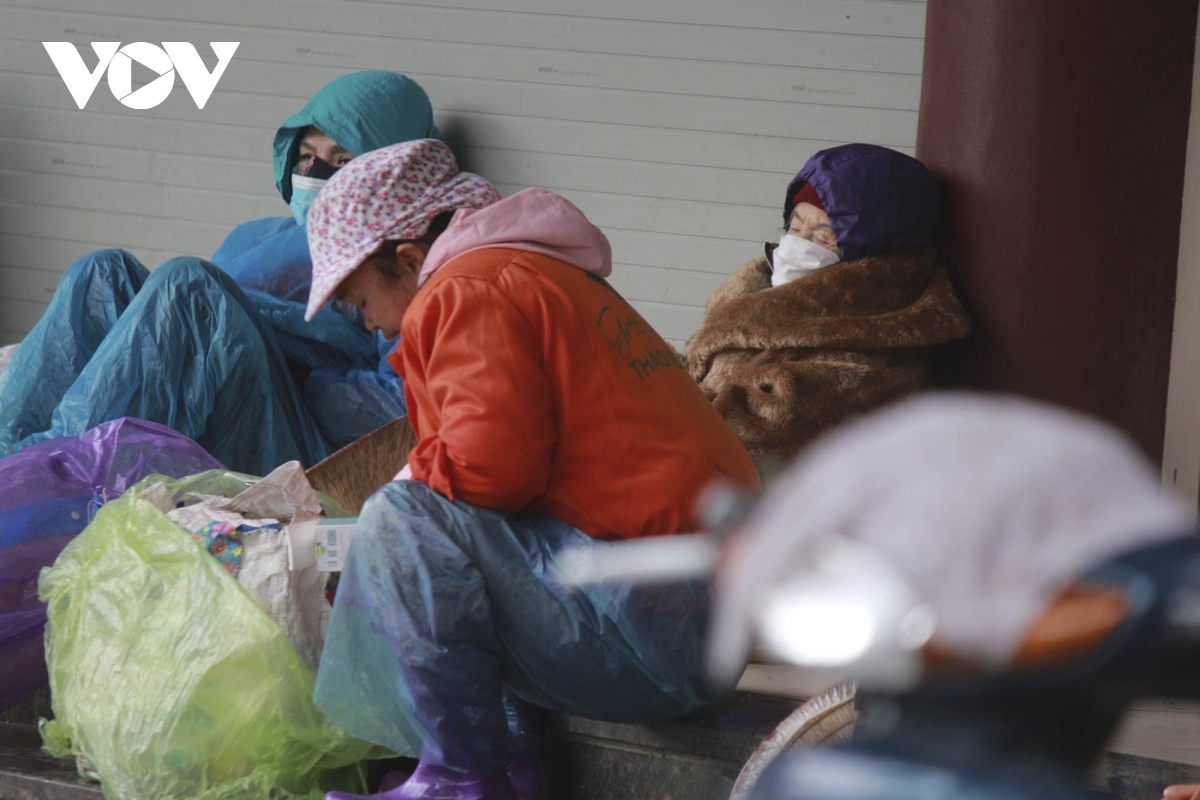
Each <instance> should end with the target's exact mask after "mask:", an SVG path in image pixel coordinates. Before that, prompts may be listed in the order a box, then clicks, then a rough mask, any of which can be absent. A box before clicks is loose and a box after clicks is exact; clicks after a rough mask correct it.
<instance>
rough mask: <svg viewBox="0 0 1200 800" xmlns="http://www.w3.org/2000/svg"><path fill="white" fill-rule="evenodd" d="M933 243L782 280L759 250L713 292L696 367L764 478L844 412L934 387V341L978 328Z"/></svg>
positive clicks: (690, 356) (692, 360) (690, 346)
mask: <svg viewBox="0 0 1200 800" xmlns="http://www.w3.org/2000/svg"><path fill="white" fill-rule="evenodd" d="M935 256H936V253H935V251H933V250H914V251H909V252H902V253H891V254H888V255H886V256H877V257H868V258H861V259H858V260H856V261H848V262H843V263H841V264H836V265H834V266H832V267H829V268H827V269H823V270H820V271H818V272H814V273H812V274H809V275H806V276H805V277H803V278H800V279H798V280H795V281H792V282H791V283H786V284H784V285H782V286H778V287H774V288H772V286H771V265H770V263H769V262H768V261H767V259H766V258H758V259H755V260H754V261H751V262H749V263H747V264H745V265H743V266H742V267H741V268H740V269H738V271H737V272H735V273H734V274H733V275H731V276H730V277H729V278H728V279H727V280H726V281H725V283H724V284H722V285H721V286H720V288H718V289H717V290H716V291H715V292H713V294H712V296H711V297H710V298H709V300H708V305H707V307H706V309H705V311H706V317H705V320H704V324H703V325H701V326H700V329H699V330H698V331H696V333H695V334H694V335H693V336H692V337H691V338H690V339H689V340H688V342H687V363H688V369H689V370H690V371H691V373H692V377H694V378H695V379H696V380H697V381H698V382H699V383H700V386H701V388H702V389H704V391H705V393H706V394H707V395H708V396H709V397H710V398H711V399H712V401H713V403H714V404H715V405H716V407H717V410H718V411H720V412H721V416H722V417H724V418H725V420H726V422H728V423H729V426H730V427H731V428H732V429H733V431H734V433H736V434H737V436H738V438H739V439H741V440H742V443H743V444H745V445H746V449H747V450H749V451H750V455H751V456H752V457H753V458H754V461H755V463H756V464H757V465H758V468H759V471H760V472H761V473H763V475H764V477H765V476H766V475H768V474H770V473H772V472H774V471H775V470H776V469H777V468H778V467H779V466H781V465H782V464H783V463H784V462H786V461H789V460H791V459H792V458H793V457H794V456H795V455H796V454H797V453H799V452H800V450H802V449H803V448H804V447H805V446H806V445H808V444H809V443H810V442H812V440H813V439H814V438H816V437H817V436H819V435H820V434H821V433H823V432H824V431H826V430H828V429H829V428H832V427H834V426H835V425H837V424H839V423H841V422H842V421H844V420H846V419H848V418H850V417H852V416H855V415H857V414H861V413H863V412H865V411H869V410H871V409H873V408H876V407H878V406H881V405H883V404H885V403H888V402H890V401H892V400H895V399H897V398H899V397H901V396H903V395H906V394H909V393H910V392H914V391H917V390H919V389H922V388H925V387H927V386H929V385H930V382H931V379H930V373H929V359H928V348H929V347H931V346H933V345H937V344H942V343H944V342H949V341H953V340H955V339H960V338H962V337H963V336H965V335H966V334H967V331H968V330H969V328H970V323H969V320H968V319H967V314H966V312H965V311H964V310H963V307H962V304H961V303H959V300H958V297H957V295H955V293H954V288H953V287H952V286H951V285H950V280H949V278H948V277H947V276H946V271H945V270H944V269H942V268H941V267H940V266H938V265H937V263H936V259H935Z"/></svg>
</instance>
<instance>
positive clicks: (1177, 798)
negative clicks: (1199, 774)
mask: <svg viewBox="0 0 1200 800" xmlns="http://www.w3.org/2000/svg"><path fill="white" fill-rule="evenodd" d="M1197 794H1200V783H1178V784H1176V785H1174V786H1168V787H1167V788H1165V789H1163V800H1192V798H1194V797H1196V795H1197Z"/></svg>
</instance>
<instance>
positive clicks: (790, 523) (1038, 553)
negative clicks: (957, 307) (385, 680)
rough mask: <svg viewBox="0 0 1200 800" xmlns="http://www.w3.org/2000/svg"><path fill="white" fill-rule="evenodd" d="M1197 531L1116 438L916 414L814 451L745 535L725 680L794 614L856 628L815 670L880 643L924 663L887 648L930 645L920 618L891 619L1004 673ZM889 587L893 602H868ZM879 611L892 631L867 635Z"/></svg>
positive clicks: (973, 414) (714, 665)
mask: <svg viewBox="0 0 1200 800" xmlns="http://www.w3.org/2000/svg"><path fill="white" fill-rule="evenodd" d="M1192 519H1193V517H1192V514H1191V513H1190V512H1189V510H1188V509H1187V508H1186V507H1185V506H1184V505H1183V503H1182V502H1180V501H1178V500H1176V499H1175V498H1173V497H1168V496H1166V495H1165V494H1164V493H1163V492H1162V491H1161V489H1160V485H1159V477H1158V475H1157V473H1156V471H1155V470H1154V469H1153V468H1152V466H1151V465H1150V464H1149V462H1148V461H1147V460H1146V458H1145V457H1144V456H1143V455H1142V454H1141V452H1140V451H1138V450H1137V448H1136V447H1135V446H1134V445H1133V444H1132V443H1131V442H1129V441H1128V440H1127V439H1126V438H1125V436H1124V435H1123V434H1121V433H1120V432H1118V431H1117V430H1115V429H1113V428H1112V427H1110V426H1108V425H1106V424H1104V423H1102V422H1099V421H1097V420H1094V419H1092V418H1089V417H1086V416H1083V415H1081V414H1077V413H1074V412H1071V411H1067V410H1064V409H1059V408H1056V407H1052V406H1049V405H1044V404H1040V403H1034V402H1031V401H1027V400H1020V399H1015V398H1001V397H989V396H984V395H970V394H938V395H932V394H930V395H924V396H921V397H919V398H916V399H912V400H907V401H905V402H903V403H900V404H897V405H894V406H891V407H889V408H887V409H885V410H883V411H879V412H876V413H874V414H873V415H871V416H869V417H865V418H863V419H862V420H860V421H859V422H857V423H854V424H851V425H849V426H847V427H846V428H843V429H841V430H840V431H838V432H835V433H834V434H833V435H831V436H829V437H828V438H826V439H825V440H823V441H821V442H819V443H818V444H816V445H814V446H813V447H812V449H810V450H809V451H808V452H807V453H806V454H805V455H804V456H803V457H801V459H800V460H799V461H797V462H796V463H795V464H794V465H793V466H792V467H791V468H790V470H789V471H788V472H786V473H785V474H784V475H783V476H781V477H780V479H779V480H778V481H777V482H776V484H775V485H774V486H773V488H772V489H771V491H770V492H769V493H768V495H767V496H766V498H765V499H764V501H763V502H762V503H761V504H760V506H759V507H758V509H757V510H756V511H755V512H754V514H753V515H752V516H751V518H750V519H748V520H747V522H746V523H745V524H744V525H743V526H742V528H741V529H740V531H739V533H738V534H736V535H735V538H734V541H733V542H732V546H731V547H730V548H729V551H728V557H727V559H726V561H725V563H724V564H723V565H722V567H721V569H720V571H719V573H718V580H717V605H716V609H715V613H714V619H713V625H712V629H711V635H710V658H709V664H710V672H711V673H713V675H714V677H717V678H719V679H728V677H729V675H730V674H731V673H734V674H736V673H737V672H738V671H740V669H741V667H742V665H743V663H744V658H745V655H746V653H747V652H748V651H749V648H750V646H751V643H752V640H753V638H754V636H755V632H756V630H758V629H761V628H762V627H763V625H764V620H766V621H767V623H768V624H770V622H771V621H770V619H769V618H770V617H771V616H772V615H774V616H775V624H778V619H779V614H780V613H784V612H786V611H787V610H786V609H784V612H780V611H779V606H780V597H781V596H782V597H783V598H784V600H786V601H788V602H792V604H793V606H794V605H795V604H796V598H797V597H798V598H800V600H801V601H808V600H811V601H813V602H815V603H818V604H819V603H824V604H825V606H826V607H834V608H840V609H841V610H842V611H846V612H847V613H846V614H844V615H843V616H845V618H846V619H847V620H849V622H848V623H847V626H848V627H843V628H842V629H840V630H838V631H837V632H836V635H835V636H834V639H836V641H832V640H831V642H828V643H824V644H823V645H822V646H821V647H818V648H817V649H816V651H814V652H806V654H805V655H803V657H804V658H810V660H811V659H817V660H819V659H820V658H823V657H828V656H832V657H834V660H836V657H837V656H839V654H840V656H842V657H844V658H846V659H853V658H855V657H859V656H862V655H864V654H868V651H869V650H871V647H872V645H871V642H870V641H869V640H870V638H871V637H872V636H874V637H876V638H877V639H880V641H883V642H884V643H885V644H888V645H889V646H895V645H897V644H898V643H899V644H901V645H902V644H903V643H904V641H905V637H906V636H907V637H908V642H909V645H908V646H909V647H910V648H911V649H913V650H916V649H917V648H919V647H920V645H921V642H922V641H923V639H922V638H921V637H917V638H916V639H915V640H914V639H913V635H912V634H913V633H914V632H913V631H911V630H910V631H908V632H905V631H890V632H889V631H880V630H879V627H880V624H882V625H884V626H887V625H892V626H898V625H908V626H910V627H912V625H913V621H914V620H913V615H912V614H907V616H906V615H904V614H900V613H892V612H889V611H887V609H888V608H889V607H890V606H889V605H888V604H889V603H890V604H891V606H895V605H896V604H897V603H899V604H900V605H905V604H907V605H908V607H909V608H910V609H912V610H914V611H920V614H918V615H917V620H916V621H917V623H918V624H917V625H916V627H917V628H918V629H921V630H918V631H916V632H917V633H923V637H924V639H927V638H929V636H930V635H932V636H933V637H934V638H935V639H936V642H937V644H938V645H939V647H940V648H942V649H946V650H948V651H949V652H951V653H953V654H955V655H957V656H959V657H962V658H965V659H968V660H971V661H973V662H975V663H978V664H979V665H981V666H982V667H984V668H987V669H1000V668H1003V667H1005V666H1006V665H1008V664H1010V663H1011V662H1012V659H1013V657H1014V655H1015V654H1016V652H1017V649H1018V647H1019V646H1020V644H1021V641H1022V639H1023V637H1024V635H1025V634H1026V632H1027V631H1028V629H1029V628H1030V626H1031V624H1032V623H1033V622H1034V621H1035V620H1036V619H1037V618H1038V616H1039V614H1040V613H1041V612H1042V611H1043V610H1044V609H1045V608H1046V607H1047V606H1049V605H1050V603H1051V602H1052V601H1053V600H1054V599H1055V598H1056V597H1057V596H1058V594H1059V593H1060V592H1061V591H1062V590H1063V589H1064V588H1066V586H1067V585H1068V584H1069V583H1071V582H1072V580H1073V579H1075V578H1077V577H1078V576H1079V575H1081V574H1082V573H1084V572H1086V571H1087V570H1088V569H1089V568H1091V567H1093V566H1096V565H1099V564H1100V563H1102V562H1104V561H1105V560H1107V559H1109V558H1112V557H1114V556H1116V555H1118V554H1120V553H1121V552H1124V551H1127V550H1131V549H1134V548H1138V547H1142V546H1146V545H1150V544H1153V543H1156V542H1160V541H1166V540H1169V539H1173V538H1178V537H1179V536H1180V535H1182V532H1183V531H1184V530H1185V529H1186V527H1187V526H1188V525H1190V524H1191V523H1192ZM856 550H861V551H862V553H861V554H856ZM876 575H880V576H882V583H883V584H886V585H885V586H884V587H883V588H882V589H879V590H877V591H876V590H872V591H866V590H864V589H863V585H864V583H866V584H873V585H874V584H879V583H880V580H877V579H876V578H875V577H874V576H876ZM789 586H790V587H791V591H790V594H789V593H788V592H784V593H783V594H782V595H781V587H789ZM789 597H790V598H791V599H790V600H788V598H789ZM848 599H849V600H853V601H854V603H856V604H857V610H856V609H855V608H850V606H849V605H847V603H846V601H847V600H848ZM831 604H832V605H831ZM839 604H840V605H839ZM810 606H811V607H815V606H813V604H812V603H810ZM772 607H774V608H775V610H774V611H772V610H771V609H772ZM863 608H867V609H875V610H876V612H878V613H877V614H876V616H877V618H876V619H874V620H869V619H866V618H865V617H864V618H863V619H859V617H861V616H863V613H861V610H862V609H863ZM879 609H883V610H882V611H879ZM810 610H811V608H810ZM851 611H853V612H855V613H853V614H851V613H849V612H851ZM889 614H890V619H886V618H885V617H888V616H889ZM808 616H809V617H810V618H812V617H813V616H814V615H813V614H811V613H810V614H809V615H808ZM905 616H906V618H904V619H902V617H905ZM850 623H854V624H850ZM859 623H861V624H859ZM810 627H811V626H810ZM855 637H857V639H856V638H855ZM859 640H861V641H859ZM777 649H778V648H777ZM878 649H879V648H876V650H878ZM893 649H894V647H893ZM808 651H812V648H808ZM814 653H815V654H814ZM868 655H870V654H868ZM872 657H875V658H876V660H877V661H879V663H884V662H887V663H890V664H897V663H903V660H902V659H901V660H896V659H894V658H892V660H891V661H888V659H889V658H891V656H888V654H886V653H883V654H881V653H880V652H875V653H874V654H873V656H872ZM914 657H915V656H914ZM880 659H882V660H880ZM817 666H820V664H817ZM845 674H846V675H847V676H848V677H856V675H855V670H854V669H848V670H846V671H845ZM909 677H912V676H909ZM868 683H869V682H868ZM881 688H882V687H881Z"/></svg>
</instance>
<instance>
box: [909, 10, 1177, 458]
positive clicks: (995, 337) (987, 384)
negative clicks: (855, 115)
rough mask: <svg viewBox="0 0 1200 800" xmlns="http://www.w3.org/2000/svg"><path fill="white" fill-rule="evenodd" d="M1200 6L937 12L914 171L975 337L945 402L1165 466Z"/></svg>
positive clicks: (950, 364) (958, 360)
mask: <svg viewBox="0 0 1200 800" xmlns="http://www.w3.org/2000/svg"><path fill="white" fill-rule="evenodd" d="M1196 6H1197V0H1153V2H1144V3H1142V2H1139V3H1134V2H1129V0H928V6H927V15H928V16H927V22H926V39H925V72H924V79H923V84H922V92H921V112H920V122H919V127H918V135H917V155H918V157H920V158H921V160H922V161H924V162H925V164H926V165H928V166H929V168H930V169H931V170H932V171H933V173H934V174H935V175H936V176H937V177H938V178H939V180H940V181H941V183H942V185H943V187H944V188H945V191H946V195H945V196H946V201H947V202H946V211H947V213H946V224H945V226H944V228H943V235H942V242H941V244H942V247H941V252H942V255H943V259H944V261H945V263H946V266H947V269H948V270H949V271H950V274H951V276H952V278H953V279H954V282H955V285H956V286H957V287H958V289H959V291H960V293H961V294H962V296H963V300H964V302H965V303H966V305H967V307H968V309H969V310H970V312H971V314H972V317H973V320H974V323H975V328H974V331H973V333H972V334H971V336H970V337H969V338H968V339H967V340H965V341H963V342H961V343H959V344H957V345H955V346H953V347H951V348H948V349H947V350H946V351H945V352H944V353H943V354H942V355H941V356H940V357H939V361H938V363H937V365H936V367H937V371H938V375H939V378H940V379H941V381H942V383H943V384H945V385H950V386H960V387H970V388H979V389H986V390H993V391H1007V392H1016V393H1020V394H1025V395H1030V396H1033V397H1037V398H1041V399H1045V400H1049V401H1052V402H1056V403H1060V404H1063V405H1066V406H1070V407H1073V408H1077V409H1080V410H1083V411H1087V412H1090V413H1092V414H1096V415H1098V416H1100V417H1103V418H1105V419H1107V420H1109V421H1111V422H1113V423H1115V424H1117V425H1118V426H1119V427H1121V428H1123V429H1125V430H1126V431H1127V432H1128V433H1130V434H1131V435H1132V436H1133V437H1134V439H1135V440H1136V441H1137V442H1139V443H1140V444H1141V446H1142V447H1143V448H1144V449H1145V451H1146V452H1147V453H1148V454H1150V455H1151V456H1152V457H1153V458H1155V459H1159V458H1161V455H1162V441H1163V427H1164V420H1165V410H1166V397H1167V377H1168V368H1169V363H1170V347H1171V328H1172V320H1173V315H1174V292H1175V267H1176V260H1177V255H1178V247H1179V221H1180V219H1179V217H1180V207H1181V203H1182V195H1183V169H1184V156H1185V150H1186V144H1187V135H1188V130H1187V129H1188V111H1189V107H1190V101H1191V82H1192V58H1193V54H1194V51H1195V33H1196Z"/></svg>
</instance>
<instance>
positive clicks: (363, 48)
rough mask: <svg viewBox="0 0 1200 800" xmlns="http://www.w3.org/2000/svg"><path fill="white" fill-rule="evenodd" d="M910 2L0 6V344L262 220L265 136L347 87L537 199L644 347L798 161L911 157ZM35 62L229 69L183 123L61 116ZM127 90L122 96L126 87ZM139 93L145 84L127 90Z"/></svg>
mask: <svg viewBox="0 0 1200 800" xmlns="http://www.w3.org/2000/svg"><path fill="white" fill-rule="evenodd" d="M924 17H925V5H924V2H923V0H741V1H740V2H720V3H717V2H700V0H670V1H669V2H668V1H667V0H607V1H604V0H600V1H599V2H598V1H597V0H586V1H585V0H455V2H454V3H453V5H449V4H438V3H421V2H372V1H370V0H340V1H339V2H303V1H302V0H253V2H248V1H247V0H238V1H237V2H235V1H234V0H211V1H210V2H204V3H180V2H167V0H155V1H153V2H151V1H150V0H0V344H4V343H8V342H13V341H17V340H19V339H20V338H21V336H23V335H24V334H25V333H26V332H27V331H28V330H29V328H30V327H32V325H33V324H34V323H35V322H36V320H37V318H38V317H39V315H40V314H41V312H42V310H43V308H44V307H45V304H46V303H47V301H48V299H49V297H50V295H51V294H52V293H53V291H54V286H55V284H56V283H57V281H58V278H59V276H60V275H61V274H62V272H63V270H64V269H65V268H66V267H67V265H69V264H70V262H71V261H72V260H73V259H75V258H76V257H78V256H80V255H82V254H84V253H86V252H89V251H91V250H94V249H97V248H101V247H113V246H120V247H125V248H128V249H130V250H132V251H133V252H134V254H135V255H137V256H138V257H139V258H141V259H142V260H143V261H144V262H145V263H146V264H147V266H150V267H153V266H154V265H156V264H158V263H159V262H161V261H162V260H164V259H166V258H168V257H170V256H173V255H178V254H193V255H201V256H207V255H209V254H211V253H212V252H213V250H215V249H216V247H217V245H218V244H219V243H220V242H221V240H222V238H223V236H224V235H225V234H226V233H227V232H228V231H229V230H230V229H231V228H232V227H233V226H234V225H235V224H237V223H239V222H243V221H245V220H248V219H252V218H255V217H261V216H279V215H284V214H287V213H288V211H287V208H286V207H285V206H284V205H283V203H282V201H281V200H280V198H279V197H278V195H277V194H276V193H275V191H274V181H273V178H272V173H271V164H270V143H271V137H272V134H273V132H274V129H275V127H276V126H277V125H278V124H279V123H280V122H281V121H282V120H283V119H284V118H285V117H287V116H288V115H289V114H290V113H292V112H293V111H295V110H296V109H297V108H299V106H300V105H301V104H302V103H303V102H304V100H305V99H306V98H307V97H308V95H310V94H311V93H312V92H313V91H314V90H315V89H317V88H319V87H320V86H321V85H323V84H324V83H326V82H327V81H329V80H330V79H332V78H333V77H335V76H337V75H339V74H342V73H345V72H349V71H354V70H360V69H390V70H397V71H401V72H405V73H407V74H409V75H410V76H412V77H414V78H416V79H417V80H418V81H420V82H421V84H422V85H424V86H425V87H426V89H427V90H428V91H429V94H430V96H431V97H432V99H433V102H434V106H435V108H436V109H437V114H436V119H437V122H438V125H439V126H440V127H441V129H442V130H443V132H444V133H446V134H448V138H449V139H450V141H451V144H452V145H453V146H454V147H455V149H456V151H457V152H458V153H459V155H460V158H461V160H462V161H463V164H464V166H465V167H467V168H469V169H472V170H474V171H476V172H479V173H481V174H483V175H484V176H486V177H487V178H489V179H490V180H492V181H493V182H495V183H496V184H497V185H498V187H499V188H500V189H501V191H502V192H503V193H505V194H510V193H512V192H514V191H516V190H518V189H520V188H523V187H525V186H530V185H540V186H546V187H549V188H552V189H555V190H557V191H559V192H561V193H562V194H564V195H565V196H567V197H568V198H570V199H571V200H572V201H574V202H575V203H576V204H577V205H579V206H580V207H581V208H582V209H583V210H584V211H585V212H586V213H587V214H588V216H589V217H590V218H591V219H592V220H593V221H594V222H595V223H596V224H598V225H599V226H600V227H601V228H603V229H604V230H605V231H606V232H607V233H608V235H609V237H610V238H611V240H612V243H613V250H614V256H615V260H616V262H617V265H616V269H615V275H614V283H615V285H616V286H617V287H618V288H619V289H620V290H621V291H622V292H624V293H625V294H626V296H627V297H629V298H630V299H631V300H632V301H633V302H634V304H635V305H636V306H637V307H638V308H639V309H640V310H641V311H642V312H643V313H644V314H645V316H646V317H647V318H648V319H649V320H650V321H651V323H652V324H654V325H655V327H657V328H658V329H659V330H660V331H661V332H662V333H663V334H664V335H665V336H667V338H669V339H672V340H674V341H676V342H681V341H682V340H683V339H685V338H686V337H687V336H688V335H689V334H690V333H691V332H692V331H693V330H694V329H695V328H696V326H697V325H698V324H699V323H700V320H701V317H702V307H703V304H704V301H705V299H706V297H707V296H708V294H709V292H711V291H712V289H713V288H715V287H716V286H717V285H718V284H719V283H720V281H721V280H722V279H723V277H724V276H725V275H727V274H728V273H730V272H731V271H732V270H733V269H734V268H736V267H737V266H738V265H739V264H741V263H742V262H744V261H746V260H748V259H749V258H752V257H754V256H755V255H757V254H758V253H759V252H760V251H761V250H760V248H761V243H762V241H764V240H766V239H768V238H774V237H775V236H777V234H778V223H779V222H780V221H781V220H780V217H779V215H780V205H781V202H782V191H783V187H784V185H785V183H786V181H787V179H788V178H789V177H790V175H791V174H792V173H794V172H795V170H796V169H798V168H799V166H800V164H801V163H802V162H803V161H804V160H805V159H806V158H807V157H808V156H809V155H811V154H812V153H813V152H815V151H816V150H818V149H820V148H822V147H826V146H829V145H832V144H836V143H841V142H848V141H871V142H877V143H880V144H885V145H890V146H893V147H896V148H898V149H901V150H905V151H907V152H911V151H912V147H913V145H914V142H915V136H916V115H917V103H918V98H919V92H920V71H921V62H922V44H923V42H922V36H923V32H924ZM43 41H69V42H72V43H74V44H76V45H77V47H78V48H79V50H80V53H81V54H82V55H83V56H84V60H85V61H86V62H88V64H89V66H91V65H92V64H94V62H95V56H94V55H93V54H92V51H91V47H90V46H89V44H88V43H89V42H92V41H120V42H123V43H128V42H134V41H148V42H154V43H158V42H162V41H188V42H193V43H195V44H196V46H197V48H198V49H199V51H200V53H201V55H202V56H204V57H205V63H206V65H207V66H208V68H209V69H211V68H212V67H213V65H214V64H215V57H214V56H213V55H212V53H211V50H210V48H209V47H208V42H210V41H240V42H241V46H240V48H239V49H238V51H237V53H236V55H235V56H234V58H233V61H232V63H231V64H230V65H229V67H228V69H227V71H226V73H225V75H224V77H223V78H222V79H221V82H220V84H219V85H218V86H217V88H216V91H215V92H214V93H213V95H212V97H211V98H210V99H209V101H208V103H207V105H206V106H205V108H204V109H203V110H197V108H196V107H195V104H194V103H193V101H192V99H191V97H190V96H189V95H188V92H187V91H186V90H185V89H184V87H183V86H182V84H181V81H180V80H179V79H178V78H177V79H176V86H175V90H174V91H173V92H172V94H171V96H170V97H169V98H168V99H167V100H166V101H165V102H164V103H163V104H162V105H160V106H158V107H157V108H154V109H150V110H145V111H135V110H132V109H128V108H126V107H125V106H122V105H121V104H119V103H118V102H117V101H116V100H115V99H114V97H113V96H112V93H111V92H110V91H109V89H108V84H107V81H104V80H102V81H101V82H100V84H99V85H98V86H97V88H96V90H95V93H94V94H93V96H92V98H91V100H90V101H89V103H88V104H87V107H86V108H85V109H84V110H80V109H78V108H77V107H76V105H75V103H74V102H73V101H72V99H71V96H70V94H69V93H68V91H67V88H66V86H65V85H64V84H63V81H62V79H61V78H60V77H59V75H58V73H57V71H56V70H55V68H54V65H53V64H52V62H51V61H50V58H49V56H48V55H47V53H46V51H45V50H44V48H43V47H42V45H41V42H43ZM134 69H135V85H136V83H137V82H138V75H137V72H136V70H138V69H140V68H139V67H138V66H136V65H135V68H134ZM151 77H153V74H152V73H150V72H148V71H147V72H146V74H145V76H143V77H142V80H143V81H144V80H149V79H150V78H151Z"/></svg>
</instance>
